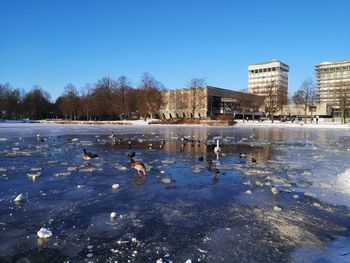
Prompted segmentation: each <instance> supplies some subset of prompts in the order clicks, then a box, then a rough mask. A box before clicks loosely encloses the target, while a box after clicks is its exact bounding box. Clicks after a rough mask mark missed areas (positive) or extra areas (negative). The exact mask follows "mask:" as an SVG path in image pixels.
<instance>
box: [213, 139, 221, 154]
mask: <svg viewBox="0 0 350 263" xmlns="http://www.w3.org/2000/svg"><path fill="white" fill-rule="evenodd" d="M214 152H215V153H220V152H221V147H220V140H216V146H215V148H214Z"/></svg>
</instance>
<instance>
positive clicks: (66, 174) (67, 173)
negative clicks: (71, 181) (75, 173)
mask: <svg viewBox="0 0 350 263" xmlns="http://www.w3.org/2000/svg"><path fill="white" fill-rule="evenodd" d="M68 175H71V172H63V173H56V174H55V176H68Z"/></svg>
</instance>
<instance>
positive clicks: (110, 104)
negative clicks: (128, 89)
mask: <svg viewBox="0 0 350 263" xmlns="http://www.w3.org/2000/svg"><path fill="white" fill-rule="evenodd" d="M115 87H116V83H115V81H114V80H113V79H112V78H109V77H104V78H102V79H100V80H99V81H97V83H96V84H95V86H94V89H93V91H92V94H91V96H92V97H93V111H94V113H95V114H96V115H97V116H98V118H99V119H101V118H103V119H113V117H114V115H115V113H116V112H117V111H118V110H117V106H118V105H117V103H116V102H115V100H114V99H115V96H114V95H115Z"/></svg>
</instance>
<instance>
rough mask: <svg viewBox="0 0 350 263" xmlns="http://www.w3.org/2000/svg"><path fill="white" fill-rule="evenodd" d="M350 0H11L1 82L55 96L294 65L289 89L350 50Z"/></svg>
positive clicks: (215, 81)
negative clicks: (108, 80)
mask: <svg viewBox="0 0 350 263" xmlns="http://www.w3.org/2000/svg"><path fill="white" fill-rule="evenodd" d="M349 10H350V1H348V0H334V1H329V0H328V1H324V0H319V1H311V0H309V1H307V0H304V1H301V0H295V1H254V0H250V1H233V0H232V1H230V0H227V1H224V0H216V1H214V0H212V1H206V0H192V1H191V0H187V1H184V0H176V1H175V0H173V1H170V0H168V1H167V0H144V1H136V0H135V1H133V0H129V1H127V0H125V1H121V0H119V1H118V0H114V1H108V0H101V1H98V0H95V1H92V0H91V1H90V0H81V1H79V0H70V1H68V0H42V1H39V0H22V1H18V0H8V1H6V0H1V1H0V11H1V16H0V83H6V82H9V83H11V84H12V85H13V86H14V87H21V88H24V89H25V90H29V89H30V88H31V87H32V86H33V85H40V86H42V87H43V88H44V89H45V90H47V91H49V92H50V93H51V95H52V97H53V98H54V99H55V98H57V96H59V95H60V94H61V93H62V91H63V88H64V86H65V85H67V84H68V83H73V84H74V85H75V86H76V87H77V88H78V89H79V88H80V87H81V86H83V85H85V84H86V83H95V82H96V81H97V80H98V79H100V78H102V77H104V76H110V77H113V78H117V77H118V76H120V75H122V74H123V75H126V76H127V77H128V78H129V79H131V80H132V82H133V83H134V84H136V85H137V84H138V81H139V78H140V76H141V74H142V73H143V72H146V71H147V72H150V73H151V74H152V75H153V76H155V78H156V79H157V80H159V81H161V82H162V83H163V84H164V85H165V86H166V88H169V89H173V88H179V87H184V86H185V85H186V83H187V82H188V80H189V79H191V78H193V77H205V78H206V80H207V83H208V84H210V85H214V86H218V87H223V88H229V89H234V90H242V89H244V88H246V87H247V82H248V81H247V78H248V73H247V67H248V65H249V64H253V63H258V62H264V61H269V60H272V59H279V60H281V61H283V62H285V63H287V64H288V65H289V66H290V73H289V93H290V94H291V93H293V92H294V91H295V90H296V89H297V88H298V87H299V86H300V83H301V82H302V81H303V80H304V79H305V78H307V77H312V78H314V65H315V64H318V63H320V62H322V61H328V60H339V59H350V15H349Z"/></svg>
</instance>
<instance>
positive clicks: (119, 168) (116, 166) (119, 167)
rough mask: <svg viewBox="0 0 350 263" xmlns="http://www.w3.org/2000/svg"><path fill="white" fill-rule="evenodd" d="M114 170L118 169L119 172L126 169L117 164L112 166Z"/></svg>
mask: <svg viewBox="0 0 350 263" xmlns="http://www.w3.org/2000/svg"><path fill="white" fill-rule="evenodd" d="M114 168H116V169H118V170H119V171H126V170H127V169H128V168H127V167H126V166H124V165H121V164H119V163H116V164H114Z"/></svg>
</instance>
